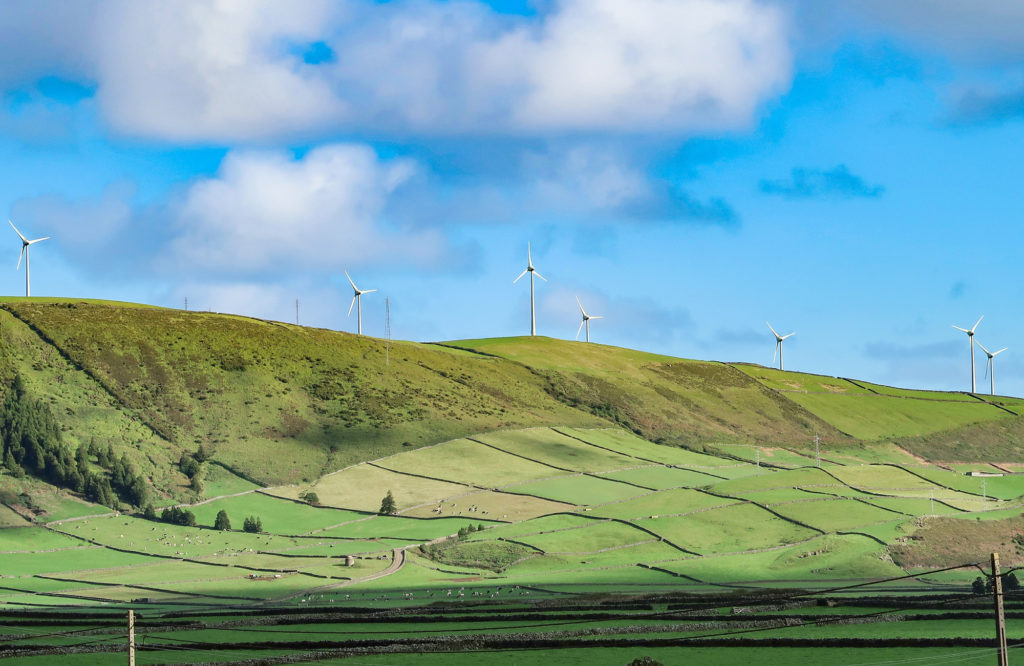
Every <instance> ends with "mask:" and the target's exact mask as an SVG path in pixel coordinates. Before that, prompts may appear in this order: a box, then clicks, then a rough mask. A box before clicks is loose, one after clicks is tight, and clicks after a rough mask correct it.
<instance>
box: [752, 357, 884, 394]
mask: <svg viewBox="0 0 1024 666" xmlns="http://www.w3.org/2000/svg"><path fill="white" fill-rule="evenodd" d="M733 367H734V368H736V369H738V370H739V371H741V372H743V373H745V374H747V375H749V376H751V377H753V378H754V379H756V380H758V381H759V382H761V383H762V384H764V385H765V386H767V387H768V388H772V389H775V390H776V391H784V392H790V393H792V392H804V393H825V394H828V395H867V394H870V393H871V391H869V390H868V389H866V388H862V387H860V386H857V385H856V384H854V383H853V382H849V381H847V380H845V379H841V378H839V377H830V376H828V375H815V374H809V373H806V372H793V371H791V370H776V369H775V368H766V367H764V366H761V365H748V364H746V363H736V364H734V365H733ZM858 383H859V382H858Z"/></svg>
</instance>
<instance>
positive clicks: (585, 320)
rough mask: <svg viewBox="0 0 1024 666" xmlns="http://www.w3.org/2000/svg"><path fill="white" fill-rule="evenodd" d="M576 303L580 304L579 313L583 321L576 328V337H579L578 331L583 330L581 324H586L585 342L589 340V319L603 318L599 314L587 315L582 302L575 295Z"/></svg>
mask: <svg viewBox="0 0 1024 666" xmlns="http://www.w3.org/2000/svg"><path fill="white" fill-rule="evenodd" d="M576 305H578V306H580V314H582V315H583V321H581V322H580V327H579V328H577V329H576V339H577V340H579V339H580V331H582V330H583V325H584V324H586V325H587V342H590V320H591V319H604V317H603V316H600V315H588V314H587V311H586V310H584V309H583V304H582V303H580V297H579V296H577V297H576Z"/></svg>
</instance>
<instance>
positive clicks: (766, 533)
mask: <svg viewBox="0 0 1024 666" xmlns="http://www.w3.org/2000/svg"><path fill="white" fill-rule="evenodd" d="M633 522H634V523H635V524H636V525H639V526H641V527H643V528H644V529H647V530H651V531H652V532H654V533H656V534H659V535H661V536H663V537H665V538H666V539H668V540H669V541H671V542H672V543H675V544H677V545H679V546H682V547H684V548H686V549H688V550H693V551H696V552H698V553H700V554H702V555H703V554H711V553H729V552H737V551H747V550H754V549H759V548H771V547H774V546H779V545H783V544H787V543H794V542H796V541H803V540H806V539H809V538H811V537H814V536H816V535H817V534H818V532H815V531H814V530H809V529H807V528H806V527H800V526H799V525H795V524H793V523H791V522H789V521H786V520H783V519H782V518H779V517H777V516H775V515H773V514H771V513H769V512H768V511H765V510H764V509H762V508H760V507H757V506H754V505H753V504H737V505H730V506H724V507H720V508H717V509H711V510H709V511H704V512H701V513H693V514H689V515H685V516H659V517H658V518H647V519H636V520H634V521H633Z"/></svg>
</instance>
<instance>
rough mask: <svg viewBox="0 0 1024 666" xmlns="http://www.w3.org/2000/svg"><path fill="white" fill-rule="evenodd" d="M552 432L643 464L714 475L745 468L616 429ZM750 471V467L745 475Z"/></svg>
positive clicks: (577, 429)
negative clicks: (725, 470) (657, 464)
mask: <svg viewBox="0 0 1024 666" xmlns="http://www.w3.org/2000/svg"><path fill="white" fill-rule="evenodd" d="M555 430H557V431H558V432H562V433H565V434H568V435H571V436H573V437H578V438H579V439H582V440H583V441H585V442H589V443H591V444H595V445H597V446H601V447H604V448H607V449H612V450H613V451H615V452H617V453H620V454H622V455H624V456H629V457H632V458H636V459H637V460H640V461H644V462H656V463H661V464H663V465H674V466H677V467H684V468H689V469H697V470H701V471H706V472H712V473H715V474H717V473H718V472H717V471H716V468H719V467H722V468H726V469H733V468H745V467H746V466H745V465H744V464H743V463H737V462H736V461H734V460H726V459H723V458H719V457H716V456H712V455H706V454H704V453H698V452H696V451H691V450H690V449H684V448H680V447H677V446H663V445H652V444H651V442H648V441H647V440H645V439H642V438H640V437H637V436H636V435H634V434H633V433H631V432H626V431H625V430H620V429H612V428H603V429H597V428H594V429H583V428H555ZM754 471H755V470H754V469H752V466H751V469H750V470H749V473H753V472H754Z"/></svg>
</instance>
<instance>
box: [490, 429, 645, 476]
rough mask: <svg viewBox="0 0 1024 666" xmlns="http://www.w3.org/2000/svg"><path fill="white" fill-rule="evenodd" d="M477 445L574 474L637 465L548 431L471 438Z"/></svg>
mask: <svg viewBox="0 0 1024 666" xmlns="http://www.w3.org/2000/svg"><path fill="white" fill-rule="evenodd" d="M474 439H477V440H479V441H481V442H484V443H486V444H490V445H492V446H496V447H498V448H499V449H502V450H504V451H508V452H509V453H514V454H516V455H520V456H523V457H525V458H530V459H532V460H537V461H539V462H542V463H545V464H547V465H552V466H555V467H561V468H563V469H570V470H574V471H577V472H607V471H610V470H616V469H622V468H624V467H635V466H636V465H637V463H638V462H639V461H637V460H636V458H632V457H629V456H625V455H622V454H619V453H614V452H612V451H607V450H605V449H601V448H598V447H596V446H591V445H589V444H586V443H585V442H583V441H580V440H579V439H574V438H573V437H569V436H567V435H563V434H561V433H559V432H557V431H556V430H553V429H551V428H531V429H529V430H516V431H506V432H492V433H487V434H485V435H477V436H476V437H474Z"/></svg>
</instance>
